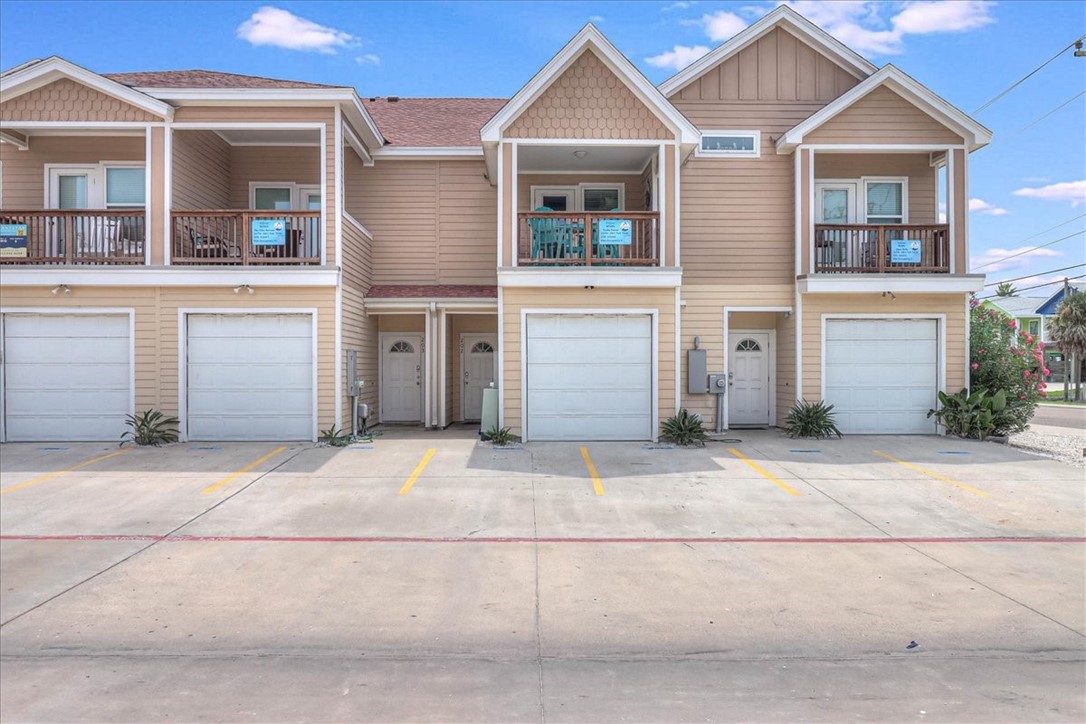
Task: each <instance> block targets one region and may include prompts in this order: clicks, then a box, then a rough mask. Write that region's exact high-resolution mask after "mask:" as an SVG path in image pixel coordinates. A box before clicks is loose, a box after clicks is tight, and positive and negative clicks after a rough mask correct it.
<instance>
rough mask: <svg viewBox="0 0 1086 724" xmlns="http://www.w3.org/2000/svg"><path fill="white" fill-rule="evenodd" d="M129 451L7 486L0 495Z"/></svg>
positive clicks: (93, 459)
mask: <svg viewBox="0 0 1086 724" xmlns="http://www.w3.org/2000/svg"><path fill="white" fill-rule="evenodd" d="M129 449H131V448H129ZM129 449H126V450H117V451H115V452H111V453H108V454H106V455H101V456H99V457H96V458H91V459H90V460H84V461H83V462H81V463H79V464H78V465H73V466H71V467H70V468H64V469H63V470H57V471H56V472H52V473H46V474H45V475H39V476H38V477H36V478H31V479H30V480H27V481H24V482H22V483H16V484H15V485H9V486H8V487H6V488H4V489H3V490H0V495H5V494H6V493H14V492H15V491H16V490H22V489H23V488H29V487H30V486H31V485H37V484H38V483H44V482H45V481H46V480H50V479H52V478H55V477H56V476H58V475H61V474H63V473H70V472H71V471H73V470H79V469H81V468H85V467H87V466H88V465H94V464H95V463H98V462H101V461H103V460H108V459H109V458H112V457H116V456H118V455H120V454H122V453H126V452H128V450H129Z"/></svg>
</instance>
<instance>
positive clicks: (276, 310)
mask: <svg viewBox="0 0 1086 724" xmlns="http://www.w3.org/2000/svg"><path fill="white" fill-rule="evenodd" d="M190 314H205V315H227V314H229V315H233V316H237V315H257V314H291V315H309V316H310V322H311V326H310V333H311V336H312V351H311V353H310V354H311V355H312V359H313V378H312V387H313V430H312V438H311V441H312V442H316V441H317V436H318V431H319V419H318V418H319V414H318V410H319V409H320V408H319V404H318V401H319V399H320V387H319V386H318V385H317V380H318V377H319V375H318V371H319V370H320V357H319V356H318V348H319V345H318V344H317V341H318V337H317V335H318V331H319V327H318V325H317V321H318V320H317V309H316V307H293V308H292V307H251V308H238V307H178V308H177V419H178V420H180V425H179V426H178V427H179V429H180V433H181V434H180V440H181V441H182V442H184V441H186V440H188V432H189V431H188V427H189V422H188V394H187V392H188V339H189V327H188V317H189V315H190ZM336 424H337V425H338V424H339V421H338V420H337V421H336Z"/></svg>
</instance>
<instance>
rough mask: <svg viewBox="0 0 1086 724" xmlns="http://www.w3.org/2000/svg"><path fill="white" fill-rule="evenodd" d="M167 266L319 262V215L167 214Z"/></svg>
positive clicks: (292, 212) (285, 212)
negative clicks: (169, 227) (168, 223)
mask: <svg viewBox="0 0 1086 724" xmlns="http://www.w3.org/2000/svg"><path fill="white" fill-rule="evenodd" d="M170 216H171V228H172V229H173V233H172V239H171V242H170V254H171V262H172V263H173V264H180V265H185V264H191V265H206V264H215V265H223V264H227V265H231V264H233V265H247V266H248V265H284V264H288V265H304V264H320V263H321V212H319V211H254V210H250V209H246V210H241V211H237V210H221V209H211V210H199V211H174V212H172V213H171V215H170Z"/></svg>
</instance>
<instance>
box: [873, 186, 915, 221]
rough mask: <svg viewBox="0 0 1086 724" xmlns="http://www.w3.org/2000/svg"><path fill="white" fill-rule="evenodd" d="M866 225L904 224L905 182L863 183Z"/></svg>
mask: <svg viewBox="0 0 1086 724" xmlns="http://www.w3.org/2000/svg"><path fill="white" fill-rule="evenodd" d="M864 196H865V198H866V206H867V217H866V218H867V221H866V223H868V224H904V223H905V182H904V181H903V180H900V181H899V180H882V179H880V180H878V181H865V182H864Z"/></svg>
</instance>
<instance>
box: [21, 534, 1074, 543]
mask: <svg viewBox="0 0 1086 724" xmlns="http://www.w3.org/2000/svg"><path fill="white" fill-rule="evenodd" d="M4 540H10V541H105V542H129V541H132V542H137V541H154V542H162V543H554V544H559V543H581V544H615V543H632V544H639V545H650V544H661V543H663V544H672V545H677V544H682V543H701V544H713V543H736V544H744V545H745V544H753V543H778V544H794V545H809V544H828V545H855V544H864V545H870V544H886V543H915V544H923V543H1086V538H1080V537H1066V538H1062V537H1038V536H1030V537H1023V538H1015V537H1009V536H1008V537H982V538H969V537H965V538H939V537H934V538H915V537H914V538H528V537H520V538H518V537H509V538H419V537H401V536H261V535H252V536H246V535H221V536H220V535H173V536H155V535H0V541H4Z"/></svg>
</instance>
